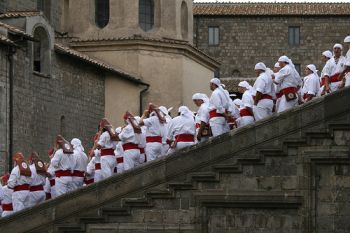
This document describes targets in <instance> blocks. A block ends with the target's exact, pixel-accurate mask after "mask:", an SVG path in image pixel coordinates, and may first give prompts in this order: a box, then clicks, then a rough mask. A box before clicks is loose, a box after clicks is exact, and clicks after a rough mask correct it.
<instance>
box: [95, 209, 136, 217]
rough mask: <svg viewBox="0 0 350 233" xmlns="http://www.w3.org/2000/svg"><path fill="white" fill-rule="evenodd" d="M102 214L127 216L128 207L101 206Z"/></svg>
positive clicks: (128, 213)
mask: <svg viewBox="0 0 350 233" xmlns="http://www.w3.org/2000/svg"><path fill="white" fill-rule="evenodd" d="M101 210H102V214H103V215H106V216H129V215H130V208H128V207H103V208H102V209H101Z"/></svg>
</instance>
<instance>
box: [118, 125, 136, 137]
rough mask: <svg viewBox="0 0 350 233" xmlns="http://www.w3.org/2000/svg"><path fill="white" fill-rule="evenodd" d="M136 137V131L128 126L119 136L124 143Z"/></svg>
mask: <svg viewBox="0 0 350 233" xmlns="http://www.w3.org/2000/svg"><path fill="white" fill-rule="evenodd" d="M133 136H134V129H133V128H132V127H131V126H130V125H128V126H126V127H125V128H124V129H122V132H120V134H119V138H120V140H122V141H126V140H128V139H130V138H132V137H133Z"/></svg>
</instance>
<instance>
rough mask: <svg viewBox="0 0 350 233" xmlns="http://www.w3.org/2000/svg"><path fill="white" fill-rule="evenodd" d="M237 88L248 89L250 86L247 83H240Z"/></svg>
mask: <svg viewBox="0 0 350 233" xmlns="http://www.w3.org/2000/svg"><path fill="white" fill-rule="evenodd" d="M238 86H239V87H244V88H245V89H249V88H250V84H249V83H248V82H247V81H242V82H239V83H238Z"/></svg>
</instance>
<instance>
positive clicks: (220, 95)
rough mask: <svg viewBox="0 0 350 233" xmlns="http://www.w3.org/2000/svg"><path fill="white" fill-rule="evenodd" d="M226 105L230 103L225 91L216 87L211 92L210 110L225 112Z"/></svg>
mask: <svg viewBox="0 0 350 233" xmlns="http://www.w3.org/2000/svg"><path fill="white" fill-rule="evenodd" d="M226 106H228V103H227V101H226V96H225V93H224V92H223V91H221V90H220V89H219V88H216V89H215V90H214V91H213V93H212V94H211V97H210V100H209V111H212V110H214V109H216V112H217V113H221V114H223V113H225V111H226V108H225V107H226Z"/></svg>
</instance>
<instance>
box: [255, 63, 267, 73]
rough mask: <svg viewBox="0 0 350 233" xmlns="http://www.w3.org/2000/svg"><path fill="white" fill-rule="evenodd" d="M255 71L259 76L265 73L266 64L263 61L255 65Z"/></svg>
mask: <svg viewBox="0 0 350 233" xmlns="http://www.w3.org/2000/svg"><path fill="white" fill-rule="evenodd" d="M254 70H255V73H256V75H257V76H259V75H260V74H261V73H264V72H265V71H266V65H265V64H264V63H262V62H259V63H257V64H256V65H255V67H254Z"/></svg>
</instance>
